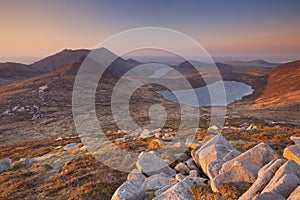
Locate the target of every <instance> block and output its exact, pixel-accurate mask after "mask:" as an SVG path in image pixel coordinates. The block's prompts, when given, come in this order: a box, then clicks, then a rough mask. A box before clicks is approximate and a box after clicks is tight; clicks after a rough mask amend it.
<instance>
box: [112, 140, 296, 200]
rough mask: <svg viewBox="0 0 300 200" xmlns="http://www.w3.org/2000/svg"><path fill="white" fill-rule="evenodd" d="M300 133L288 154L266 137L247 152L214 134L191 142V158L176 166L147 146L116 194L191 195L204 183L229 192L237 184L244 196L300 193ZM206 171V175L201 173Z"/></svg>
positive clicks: (126, 198) (121, 198) (117, 197)
mask: <svg viewBox="0 0 300 200" xmlns="http://www.w3.org/2000/svg"><path fill="white" fill-rule="evenodd" d="M291 139H292V138H291ZM297 139H299V138H293V140H294V141H295V145H292V146H289V147H287V148H286V149H285V150H284V155H283V156H284V157H285V159H284V158H279V155H278V154H277V153H276V152H275V151H274V150H273V149H272V148H271V147H270V146H269V145H268V144H266V143H260V144H258V145H256V146H254V147H253V148H251V149H249V150H248V151H246V152H243V153H242V152H240V151H238V150H237V149H235V148H234V147H233V146H232V145H231V144H230V143H229V142H228V141H227V140H226V139H225V138H224V137H223V136H222V135H221V134H218V135H211V136H210V139H207V140H206V141H205V142H203V143H198V144H197V145H192V147H193V148H194V149H193V150H192V152H191V156H192V158H190V159H189V158H188V157H187V158H186V160H181V162H179V163H178V164H177V165H176V166H175V168H174V169H172V168H171V167H170V166H169V165H168V164H166V162H165V161H164V160H163V159H162V158H160V156H159V155H158V154H157V153H156V152H148V153H145V152H142V153H141V154H140V155H139V157H138V160H137V163H136V169H135V170H133V171H132V172H131V173H130V174H129V175H128V178H127V179H128V180H127V181H126V182H125V183H124V184H122V185H121V186H120V187H119V188H118V189H117V190H116V191H115V193H114V195H113V197H112V200H131V199H135V200H139V199H144V198H145V195H146V192H148V191H152V192H153V191H154V193H155V196H156V197H155V198H154V199H156V200H159V199H172V200H173V199H174V200H179V199H192V196H191V194H190V192H189V190H190V188H191V187H192V186H193V185H199V186H201V185H205V184H210V186H211V188H212V190H213V191H214V192H217V193H221V194H224V195H225V193H228V191H226V189H228V188H230V187H234V188H235V192H237V193H238V194H237V196H240V198H239V199H240V200H252V199H256V200H260V199H274V200H276V199H278V200H281V199H289V200H291V199H300V186H299V185H300V165H299V164H300V155H299V154H300V143H298V140H297ZM296 141H297V143H296ZM201 172H203V173H204V174H205V175H206V176H205V175H202V177H200V174H201ZM205 177H208V178H209V179H210V180H209V181H208V180H207V179H206V178H205ZM224 188H225V189H224Z"/></svg>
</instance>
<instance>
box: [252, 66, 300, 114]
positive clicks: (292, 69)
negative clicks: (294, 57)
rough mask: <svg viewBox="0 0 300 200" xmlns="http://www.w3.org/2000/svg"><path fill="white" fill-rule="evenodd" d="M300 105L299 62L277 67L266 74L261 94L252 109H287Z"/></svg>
mask: <svg viewBox="0 0 300 200" xmlns="http://www.w3.org/2000/svg"><path fill="white" fill-rule="evenodd" d="M297 104H300V61H295V62H290V63H286V64H282V65H279V66H277V67H275V68H273V69H272V70H270V72H269V73H268V82H267V86H266V88H265V90H264V91H263V94H262V95H261V96H260V97H259V98H258V99H256V100H255V103H254V105H253V106H252V107H251V108H252V109H265V108H275V107H287V106H293V105H297Z"/></svg>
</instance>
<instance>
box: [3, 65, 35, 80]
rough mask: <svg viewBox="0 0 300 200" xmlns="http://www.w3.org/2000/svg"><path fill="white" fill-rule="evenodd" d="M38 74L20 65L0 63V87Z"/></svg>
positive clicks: (27, 66) (26, 66)
mask: <svg viewBox="0 0 300 200" xmlns="http://www.w3.org/2000/svg"><path fill="white" fill-rule="evenodd" d="M39 74H40V73H39V72H37V71H35V70H34V69H32V68H31V67H30V66H29V65H24V64H21V63H12V62H7V63H0V86H1V85H6V84H9V83H13V82H17V81H21V80H25V79H27V78H30V77H33V76H37V75H39Z"/></svg>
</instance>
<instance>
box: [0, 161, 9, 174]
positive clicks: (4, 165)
mask: <svg viewBox="0 0 300 200" xmlns="http://www.w3.org/2000/svg"><path fill="white" fill-rule="evenodd" d="M10 168H11V159H9V158H5V159H2V160H0V172H2V171H4V170H7V169H10Z"/></svg>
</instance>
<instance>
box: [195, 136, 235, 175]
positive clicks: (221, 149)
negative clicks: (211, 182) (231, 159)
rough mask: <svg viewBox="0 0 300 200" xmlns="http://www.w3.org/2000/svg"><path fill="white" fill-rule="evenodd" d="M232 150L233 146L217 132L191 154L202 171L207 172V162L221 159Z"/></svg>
mask: <svg viewBox="0 0 300 200" xmlns="http://www.w3.org/2000/svg"><path fill="white" fill-rule="evenodd" d="M196 149H197V148H196ZM232 150H234V148H233V147H232V146H231V144H230V143H229V142H228V141H227V140H226V139H225V138H224V137H223V136H222V135H221V134H219V135H216V136H214V137H213V138H211V139H210V140H208V141H207V142H205V143H204V144H203V145H202V146H201V148H199V149H197V151H196V152H193V153H192V154H193V155H192V156H193V158H194V161H195V163H196V164H197V165H198V166H200V167H201V168H202V170H203V172H204V173H206V174H208V166H209V164H210V163H212V162H214V161H215V160H218V159H220V160H222V159H223V157H225V156H226V155H227V154H228V153H229V152H231V151H232Z"/></svg>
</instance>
